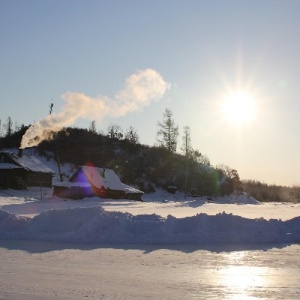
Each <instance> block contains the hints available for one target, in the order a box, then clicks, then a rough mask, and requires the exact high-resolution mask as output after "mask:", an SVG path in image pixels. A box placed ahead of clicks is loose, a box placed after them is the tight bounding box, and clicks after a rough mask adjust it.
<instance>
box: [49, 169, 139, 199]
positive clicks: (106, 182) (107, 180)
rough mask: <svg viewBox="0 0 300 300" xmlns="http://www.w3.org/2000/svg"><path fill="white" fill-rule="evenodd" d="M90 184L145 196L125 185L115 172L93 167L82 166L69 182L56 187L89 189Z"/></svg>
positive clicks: (58, 184) (57, 184)
mask: <svg viewBox="0 0 300 300" xmlns="http://www.w3.org/2000/svg"><path fill="white" fill-rule="evenodd" d="M82 175H84V176H82ZM90 184H92V185H93V186H95V187H96V188H101V187H104V188H105V189H110V190H115V191H124V192H125V193H126V194H138V193H142V194H143V192H142V191H140V190H138V189H136V188H134V187H131V186H128V185H126V184H123V183H122V182H121V180H120V178H119V177H118V175H117V174H116V173H115V172H114V171H113V170H111V169H106V168H98V167H93V166H81V167H79V168H78V170H77V171H76V172H75V173H74V174H73V175H72V176H71V177H70V179H69V181H64V182H59V183H56V184H55V185H56V186H65V187H74V186H78V187H87V186H90Z"/></svg>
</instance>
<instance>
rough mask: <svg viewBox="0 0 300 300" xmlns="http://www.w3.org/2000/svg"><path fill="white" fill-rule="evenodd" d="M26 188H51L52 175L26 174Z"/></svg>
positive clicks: (40, 173)
mask: <svg viewBox="0 0 300 300" xmlns="http://www.w3.org/2000/svg"><path fill="white" fill-rule="evenodd" d="M25 180H26V183H27V186H42V187H52V174H49V173H42V172H29V171H28V172H26V179H25Z"/></svg>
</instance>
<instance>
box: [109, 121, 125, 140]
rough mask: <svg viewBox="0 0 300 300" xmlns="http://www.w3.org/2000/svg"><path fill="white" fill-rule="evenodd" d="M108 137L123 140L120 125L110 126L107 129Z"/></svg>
mask: <svg viewBox="0 0 300 300" xmlns="http://www.w3.org/2000/svg"><path fill="white" fill-rule="evenodd" d="M107 135H108V136H109V137H110V138H112V139H119V140H120V139H122V138H123V130H122V128H121V127H120V126H119V125H116V124H110V125H109V126H108V128H107Z"/></svg>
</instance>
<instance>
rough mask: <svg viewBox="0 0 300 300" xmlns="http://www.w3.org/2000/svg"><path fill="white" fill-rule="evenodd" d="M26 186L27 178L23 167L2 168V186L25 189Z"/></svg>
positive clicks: (0, 173) (0, 183)
mask: <svg viewBox="0 0 300 300" xmlns="http://www.w3.org/2000/svg"><path fill="white" fill-rule="evenodd" d="M25 187H26V179H25V172H24V170H23V169H1V170H0V188H4V189H8V188H11V189H23V188H25Z"/></svg>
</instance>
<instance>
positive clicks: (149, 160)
mask: <svg viewBox="0 0 300 300" xmlns="http://www.w3.org/2000/svg"><path fill="white" fill-rule="evenodd" d="M25 130H26V127H23V128H22V129H20V131H18V132H15V133H14V134H13V135H12V136H10V137H3V138H1V139H0V149H1V148H2V149H3V148H12V147H19V145H20V143H21V138H22V134H23V133H24V132H25ZM36 150H37V152H38V153H39V155H42V156H45V157H46V158H54V159H55V160H56V161H57V162H60V163H71V164H73V165H75V166H80V165H86V164H89V165H94V166H98V167H104V168H110V169H113V170H114V171H115V172H116V173H117V174H118V175H119V176H120V178H121V180H122V182H124V183H126V184H131V185H135V186H136V187H138V188H139V189H141V190H143V191H144V192H146V193H149V192H153V191H154V190H155V189H156V188H158V187H159V188H164V189H167V187H168V186H176V187H177V188H178V189H179V190H181V191H187V192H188V193H191V194H193V195H200V196H203V195H205V196H212V195H224V194H230V193H232V192H233V191H234V190H236V189H239V188H240V181H239V176H238V174H237V172H236V171H235V170H231V169H230V168H227V169H224V170H223V169H221V168H214V167H212V166H210V165H209V163H207V164H204V163H200V162H198V160H197V158H194V157H188V158H186V157H185V156H183V155H181V154H178V153H171V152H169V151H168V150H167V149H165V148H162V147H150V146H146V145H141V144H138V143H134V142H132V141H130V140H127V139H121V138H116V137H114V138H111V137H108V136H105V135H103V134H99V133H96V132H94V131H90V130H87V129H80V128H65V129H64V130H61V131H59V132H58V133H53V134H51V139H49V140H46V141H43V142H41V143H40V144H39V145H38V146H37V147H36ZM200 155H201V154H200Z"/></svg>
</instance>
